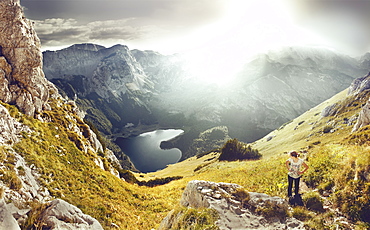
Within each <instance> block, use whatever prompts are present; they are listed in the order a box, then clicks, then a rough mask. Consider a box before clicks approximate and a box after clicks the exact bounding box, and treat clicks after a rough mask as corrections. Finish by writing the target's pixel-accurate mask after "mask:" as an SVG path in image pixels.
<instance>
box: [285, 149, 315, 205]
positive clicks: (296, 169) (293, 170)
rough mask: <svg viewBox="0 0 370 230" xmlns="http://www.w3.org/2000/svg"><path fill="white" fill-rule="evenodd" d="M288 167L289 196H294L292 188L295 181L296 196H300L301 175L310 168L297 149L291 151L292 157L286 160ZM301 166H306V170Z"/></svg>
mask: <svg viewBox="0 0 370 230" xmlns="http://www.w3.org/2000/svg"><path fill="white" fill-rule="evenodd" d="M285 164H286V167H287V169H288V171H289V172H288V197H289V198H292V189H293V182H294V193H295V195H296V196H299V193H298V192H299V180H300V179H301V175H302V174H303V173H305V172H306V171H307V169H308V168H309V167H308V165H307V164H306V163H305V162H304V161H303V159H301V158H299V157H298V153H297V152H296V151H291V152H290V158H289V159H288V160H287V161H286V163H285ZM301 166H303V167H304V170H303V171H301Z"/></svg>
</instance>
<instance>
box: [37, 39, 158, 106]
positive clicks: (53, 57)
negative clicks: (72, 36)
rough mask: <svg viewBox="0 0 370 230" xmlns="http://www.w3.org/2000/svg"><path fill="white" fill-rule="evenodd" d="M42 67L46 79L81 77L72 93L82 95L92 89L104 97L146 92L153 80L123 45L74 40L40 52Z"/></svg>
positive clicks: (70, 79) (69, 79) (71, 79)
mask: <svg viewBox="0 0 370 230" xmlns="http://www.w3.org/2000/svg"><path fill="white" fill-rule="evenodd" d="M44 71H45V75H46V77H47V78H48V79H49V80H53V79H65V80H68V81H74V79H76V78H77V76H80V77H83V81H82V82H81V83H82V85H79V86H77V85H76V86H75V87H76V89H79V90H78V91H77V92H76V93H77V96H79V97H84V96H86V95H88V94H91V93H96V94H98V95H99V96H100V97H102V98H104V99H109V97H111V96H114V97H117V98H119V97H121V96H122V95H124V94H130V95H132V94H135V93H136V94H146V93H148V92H150V89H151V88H152V87H153V84H152V83H151V82H150V81H149V80H148V79H147V76H146V75H145V73H144V71H143V70H142V68H141V66H140V64H139V63H137V62H136V60H135V58H134V57H133V55H132V54H131V52H130V51H129V50H128V48H127V46H123V45H116V46H113V47H110V48H105V47H103V46H98V45H95V44H77V45H73V46H71V47H68V48H66V49H63V50H59V51H46V52H44Z"/></svg>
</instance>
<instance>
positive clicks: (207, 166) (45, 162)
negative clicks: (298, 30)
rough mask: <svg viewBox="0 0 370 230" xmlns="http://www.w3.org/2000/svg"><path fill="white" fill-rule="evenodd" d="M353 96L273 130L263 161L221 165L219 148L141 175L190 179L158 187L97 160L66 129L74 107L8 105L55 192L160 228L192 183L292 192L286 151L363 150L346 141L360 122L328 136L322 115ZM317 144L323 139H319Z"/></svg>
mask: <svg viewBox="0 0 370 230" xmlns="http://www.w3.org/2000/svg"><path fill="white" fill-rule="evenodd" d="M345 94H346V92H345V91H343V92H341V93H340V94H338V95H336V96H335V97H333V98H331V99H330V100H328V101H326V102H324V103H322V104H320V105H318V106H317V107H315V108H313V109H311V110H309V111H307V112H306V113H305V114H303V115H302V116H300V117H298V118H296V119H294V120H293V121H291V122H290V123H288V124H286V125H285V126H284V127H282V128H281V129H278V130H276V131H274V132H272V133H270V134H269V135H274V136H275V137H273V138H272V139H271V140H270V141H266V139H264V138H263V139H261V140H259V141H256V142H255V143H253V146H252V147H253V148H255V149H258V150H259V151H260V153H262V154H263V157H262V159H261V160H257V161H235V162H220V161H218V160H217V158H218V155H219V153H211V154H208V155H205V156H203V157H200V158H196V157H192V158H189V159H187V160H185V161H182V162H179V163H177V164H172V165H168V167H166V168H165V169H163V170H160V171H157V172H153V173H146V174H144V173H136V174H135V176H136V177H137V178H138V179H139V180H145V181H148V180H150V179H154V178H164V177H172V176H182V177H183V179H180V180H176V181H172V182H170V183H168V184H165V185H162V186H157V187H154V188H149V187H144V186H138V185H136V184H129V183H127V182H124V181H123V180H121V179H119V178H116V177H114V176H113V175H111V174H110V173H109V172H107V171H104V170H102V169H100V168H99V167H98V166H97V165H96V164H95V163H94V162H93V159H94V158H96V157H99V156H97V155H96V154H95V153H93V152H87V153H85V152H82V151H81V150H80V149H79V148H78V147H77V146H76V144H74V143H73V142H71V134H70V133H69V132H68V131H67V130H66V129H65V128H63V127H64V126H65V125H66V124H68V123H69V122H74V121H71V120H68V119H67V118H65V113H69V110H68V109H69V108H67V107H65V108H63V109H60V110H59V111H57V112H54V113H50V114H49V116H50V117H52V118H53V119H54V121H55V122H52V123H43V122H40V121H38V120H34V119H32V118H29V117H26V116H24V115H20V114H19V113H18V112H17V111H16V109H14V108H13V107H9V106H8V109H10V110H11V114H13V115H14V116H15V117H16V118H17V119H19V120H20V121H22V122H23V123H25V124H27V125H29V126H30V127H31V128H32V129H33V130H34V131H35V132H33V133H32V134H31V135H24V138H23V139H22V141H21V142H20V143H18V144H16V145H15V146H14V148H15V149H16V151H17V152H19V153H21V154H22V155H23V156H24V157H25V158H26V160H27V162H28V163H29V164H35V165H36V166H37V168H38V169H39V170H40V173H41V174H42V183H43V184H44V185H45V186H46V187H47V188H48V189H49V191H50V192H51V193H52V194H53V195H54V196H55V197H58V198H61V199H64V200H66V201H68V202H70V203H72V204H74V205H76V206H77V207H79V208H81V209H82V211H83V212H85V213H86V214H89V215H91V216H93V217H94V218H96V219H98V221H99V222H100V223H102V225H103V227H104V228H105V229H111V228H112V229H113V227H111V223H114V224H116V225H118V226H119V227H120V229H127V230H131V229H132V230H136V229H152V228H157V227H158V226H159V224H160V222H161V221H162V220H163V218H164V217H165V216H166V215H167V214H168V212H169V211H170V210H171V209H173V208H174V207H176V206H177V205H178V203H179V200H180V198H181V194H182V192H183V190H184V188H185V187H186V185H187V183H188V182H189V181H190V180H209V181H214V182H229V183H237V184H239V185H241V186H243V187H244V188H245V189H246V190H248V191H253V192H263V193H267V194H269V195H278V196H281V197H285V193H286V187H287V182H286V169H285V166H284V162H285V160H286V159H287V157H288V156H287V155H286V154H284V153H285V152H287V151H290V150H292V149H295V150H300V149H308V150H309V154H311V155H310V156H311V157H312V156H315V154H318V153H319V152H321V151H329V152H330V154H336V155H337V156H344V155H345V154H346V151H350V152H355V151H362V150H359V149H356V148H357V147H350V148H347V147H346V146H344V147H343V145H341V144H340V142H341V141H342V139H343V138H344V137H346V136H347V134H348V133H349V131H350V130H351V129H352V126H345V125H341V126H340V129H339V130H337V131H336V132H334V133H325V134H323V133H322V130H323V128H324V127H325V126H326V125H328V124H330V123H328V122H333V121H331V120H333V118H332V117H327V118H321V115H320V114H321V111H322V110H323V109H324V108H325V107H326V106H328V105H331V104H333V103H335V102H338V101H339V100H342V99H343V98H344V97H345ZM359 109H360V106H358V107H357V108H355V109H353V110H351V111H345V112H343V113H341V114H340V117H339V118H338V119H339V120H340V119H343V117H346V118H348V117H350V116H352V115H353V114H356V113H358V111H359ZM302 121H303V122H302ZM337 126H338V127H339V125H338V124H337ZM56 127H58V129H57V128H56ZM72 136H73V135H72ZM78 141H79V142H82V143H83V142H84V141H86V140H85V139H84V138H83V137H82V138H80V139H79V140H78ZM315 142H316V143H318V142H320V143H319V144H313V143H315ZM320 146H324V147H320ZM325 149H326V150H325ZM4 151H6V150H4ZM314 159H315V158H314V157H313V158H312V161H311V162H312V163H313V162H314V161H313V160H314ZM310 160H311V159H309V163H310ZM364 162H365V163H363V162H362V161H359V165H364V164H366V162H368V161H364ZM310 170H313V169H310ZM307 176H308V175H307Z"/></svg>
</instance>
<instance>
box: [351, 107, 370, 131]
mask: <svg viewBox="0 0 370 230" xmlns="http://www.w3.org/2000/svg"><path fill="white" fill-rule="evenodd" d="M369 124H370V101H367V102H366V104H365V106H364V107H362V109H361V111H360V115H359V117H358V119H357V123H356V124H355V126H353V129H352V132H356V131H357V130H359V129H360V128H362V127H364V126H366V125H369Z"/></svg>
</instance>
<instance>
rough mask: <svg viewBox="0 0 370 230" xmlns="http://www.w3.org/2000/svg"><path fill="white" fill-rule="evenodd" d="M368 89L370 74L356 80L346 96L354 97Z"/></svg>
mask: <svg viewBox="0 0 370 230" xmlns="http://www.w3.org/2000/svg"><path fill="white" fill-rule="evenodd" d="M368 89H370V73H368V74H367V75H366V76H364V77H359V78H356V79H355V80H354V81H353V82H352V83H351V85H350V86H349V88H348V92H347V94H348V95H356V94H359V93H361V92H363V91H365V90H368Z"/></svg>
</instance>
